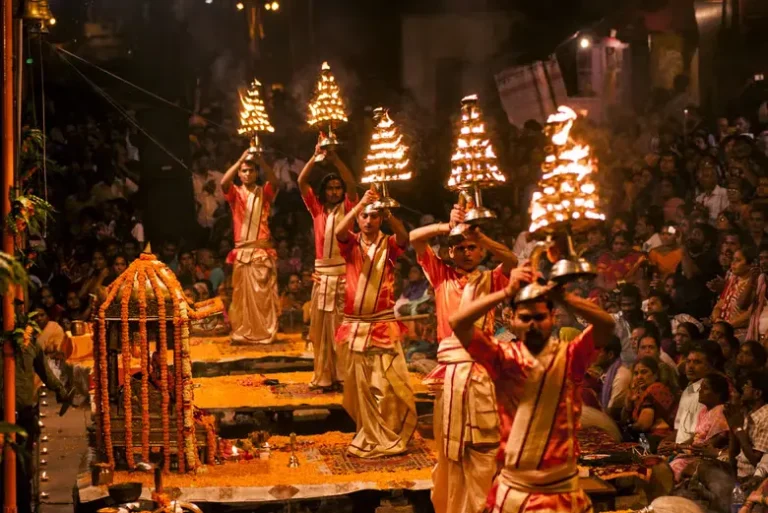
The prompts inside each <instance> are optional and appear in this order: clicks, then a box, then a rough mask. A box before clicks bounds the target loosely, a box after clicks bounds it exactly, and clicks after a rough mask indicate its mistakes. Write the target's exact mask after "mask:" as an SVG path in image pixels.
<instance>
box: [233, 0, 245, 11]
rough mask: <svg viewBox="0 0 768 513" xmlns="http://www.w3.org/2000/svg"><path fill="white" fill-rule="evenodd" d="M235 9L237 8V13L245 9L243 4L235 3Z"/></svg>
mask: <svg viewBox="0 0 768 513" xmlns="http://www.w3.org/2000/svg"><path fill="white" fill-rule="evenodd" d="M235 7H237V10H238V11H242V10H243V9H245V4H244V3H243V2H237V3H236V4H235Z"/></svg>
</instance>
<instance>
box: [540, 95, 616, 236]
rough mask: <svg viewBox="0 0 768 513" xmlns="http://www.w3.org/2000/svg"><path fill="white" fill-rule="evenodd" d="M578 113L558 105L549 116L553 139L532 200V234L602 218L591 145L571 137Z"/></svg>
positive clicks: (550, 134) (550, 132)
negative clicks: (566, 224)
mask: <svg viewBox="0 0 768 513" xmlns="http://www.w3.org/2000/svg"><path fill="white" fill-rule="evenodd" d="M576 118H577V116H576V113H575V112H574V111H573V110H572V109H570V108H569V107H562V106H561V107H559V108H558V109H557V113H555V114H552V115H551V116H549V118H548V119H547V126H546V128H545V133H546V134H547V136H549V137H550V138H551V139H552V145H551V146H548V147H547V153H548V154H547V156H546V158H545V159H544V164H542V176H541V180H539V183H538V187H537V190H536V192H534V193H533V198H532V200H531V208H530V212H531V227H530V229H529V231H530V232H531V233H534V232H536V231H537V230H541V229H543V230H545V231H548V232H551V231H554V230H555V229H556V228H562V225H563V224H565V223H569V224H570V225H571V227H572V228H573V227H574V226H580V225H582V224H583V222H585V221H602V220H605V215H604V214H603V213H601V212H600V205H599V203H600V201H599V197H598V196H597V187H596V186H595V183H594V182H593V181H592V173H593V171H595V169H596V165H595V162H594V161H593V159H592V157H591V153H590V149H589V146H585V145H580V144H576V143H575V142H574V140H573V139H572V138H571V137H570V132H571V129H572V128H573V123H574V121H576Z"/></svg>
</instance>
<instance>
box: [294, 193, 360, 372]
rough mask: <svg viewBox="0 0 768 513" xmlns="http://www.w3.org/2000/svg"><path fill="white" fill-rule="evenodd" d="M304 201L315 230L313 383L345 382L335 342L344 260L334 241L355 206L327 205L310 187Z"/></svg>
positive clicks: (341, 353)
mask: <svg viewBox="0 0 768 513" xmlns="http://www.w3.org/2000/svg"><path fill="white" fill-rule="evenodd" d="M303 199H304V204H305V205H306V206H307V210H309V213H310V214H311V215H312V222H313V224H314V230H315V276H316V281H315V284H314V285H313V286H312V302H311V306H310V313H309V339H310V340H311V341H312V350H313V352H314V376H313V378H312V385H313V386H316V387H329V386H331V385H333V384H334V383H340V382H343V381H344V372H345V357H344V355H345V354H346V349H345V347H344V346H343V345H342V344H336V343H335V340H336V330H337V329H339V325H340V324H341V319H342V312H343V309H344V285H345V283H344V274H345V272H346V262H345V261H344V259H343V258H342V257H341V252H340V251H339V244H338V242H337V241H336V225H337V224H338V223H340V222H341V220H342V219H344V215H345V214H346V213H347V212H349V210H350V209H351V208H353V207H354V205H355V202H353V201H351V200H350V199H349V196H347V195H345V196H344V201H342V202H341V203H339V204H337V205H331V206H329V207H326V206H324V205H323V204H322V203H320V200H319V199H318V198H317V196H316V195H315V193H314V191H313V190H312V189H309V190H308V191H307V193H306V194H304V195H303Z"/></svg>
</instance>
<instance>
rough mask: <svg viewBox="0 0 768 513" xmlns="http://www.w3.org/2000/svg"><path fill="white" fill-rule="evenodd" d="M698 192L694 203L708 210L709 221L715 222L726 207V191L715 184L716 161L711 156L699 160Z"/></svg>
mask: <svg viewBox="0 0 768 513" xmlns="http://www.w3.org/2000/svg"><path fill="white" fill-rule="evenodd" d="M697 178H698V185H699V186H698V189H697V190H698V193H699V195H698V196H696V203H700V204H702V205H704V206H705V207H706V208H707V210H708V212H709V221H710V223H712V224H715V222H716V221H717V217H718V216H719V215H720V212H722V211H723V210H725V209H726V208H727V207H728V193H727V192H726V190H725V189H724V188H723V187H721V186H719V185H718V184H717V169H716V162H715V160H714V159H713V158H711V157H704V158H702V159H701V161H700V162H699V168H698V173H697Z"/></svg>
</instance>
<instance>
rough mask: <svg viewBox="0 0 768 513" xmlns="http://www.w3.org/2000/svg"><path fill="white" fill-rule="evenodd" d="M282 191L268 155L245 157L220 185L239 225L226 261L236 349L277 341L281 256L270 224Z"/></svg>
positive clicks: (233, 338)
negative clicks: (278, 264) (277, 266)
mask: <svg viewBox="0 0 768 513" xmlns="http://www.w3.org/2000/svg"><path fill="white" fill-rule="evenodd" d="M260 172H261V174H262V175H263V176H262V178H261V180H260V178H259V174H260ZM235 176H238V177H239V178H240V183H241V185H235V183H234V180H235ZM264 178H266V180H264ZM278 186H279V183H278V181H277V178H276V177H275V174H274V172H273V171H272V167H271V166H270V165H269V164H267V162H266V161H265V160H264V157H263V155H262V154H260V153H252V152H251V151H250V149H248V150H245V151H244V152H243V154H242V155H241V156H240V158H239V159H238V160H237V162H235V163H234V164H233V165H232V167H230V168H229V169H228V170H227V172H226V173H224V176H223V177H222V179H221V189H222V191H224V197H225V198H226V199H227V203H229V206H230V208H231V209H232V224H233V225H234V239H235V249H233V250H232V251H231V252H230V253H229V255H228V256H227V263H230V264H233V265H234V271H233V274H232V287H233V290H232V305H231V306H230V308H229V320H230V322H231V323H232V341H233V342H235V343H241V344H269V343H271V342H272V341H274V339H275V336H276V335H277V328H278V319H279V315H280V312H279V297H278V294H277V271H276V269H275V261H276V259H277V254H276V252H275V250H274V248H273V247H272V238H271V235H270V232H269V224H268V221H269V213H270V210H271V208H272V202H273V201H274V200H275V196H276V195H277V190H278Z"/></svg>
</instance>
